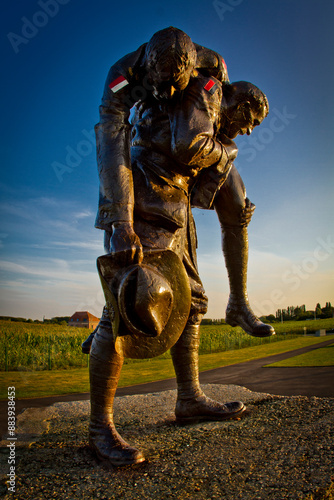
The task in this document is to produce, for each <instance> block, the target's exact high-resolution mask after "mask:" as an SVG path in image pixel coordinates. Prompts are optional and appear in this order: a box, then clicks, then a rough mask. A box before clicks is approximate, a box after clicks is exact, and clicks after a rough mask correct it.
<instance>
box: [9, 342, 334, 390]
mask: <svg viewBox="0 0 334 500" xmlns="http://www.w3.org/2000/svg"><path fill="white" fill-rule="evenodd" d="M329 339H333V341H334V335H331V336H327V337H308V336H305V337H295V338H294V339H291V340H286V341H285V342H274V343H271V344H263V345H260V346H253V347H247V348H243V349H239V350H235V351H229V352H222V353H213V354H204V355H201V356H200V359H199V365H200V371H204V370H210V369H212V368H218V367H219V366H227V365H233V364H236V363H241V362H243V361H249V360H252V359H259V358H262V357H265V356H271V355H274V354H279V353H282V352H288V351H291V350H294V349H298V348H301V347H306V346H309V345H313V344H317V343H319V342H322V341H326V340H329ZM317 351H320V349H317V350H316V351H313V352H317ZM174 376H175V375H174V369H173V366H172V361H171V359H161V358H153V359H150V360H142V361H141V362H140V365H138V364H137V363H135V364H134V363H130V364H128V365H124V367H123V369H122V372H121V378H120V382H119V384H118V386H119V387H126V386H129V385H134V384H142V383H145V382H152V381H155V380H164V379H167V378H172V377H174ZM9 386H14V387H15V388H16V397H17V398H34V397H42V396H50V395H58V394H73V393H80V392H89V376H88V368H87V367H86V368H80V369H71V370H52V371H46V370H44V371H13V372H0V399H6V397H7V387H9Z"/></svg>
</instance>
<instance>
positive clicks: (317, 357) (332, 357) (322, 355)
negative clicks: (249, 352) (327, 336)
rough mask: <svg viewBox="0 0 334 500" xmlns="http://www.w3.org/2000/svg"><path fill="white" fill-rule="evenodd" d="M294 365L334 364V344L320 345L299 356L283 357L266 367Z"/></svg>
mask: <svg viewBox="0 0 334 500" xmlns="http://www.w3.org/2000/svg"><path fill="white" fill-rule="evenodd" d="M271 366H276V367H285V366H286V367H292V366H302V367H303V366H304V367H306V366H334V344H332V345H330V346H325V347H320V348H319V349H316V350H314V351H312V352H305V353H304V354H300V355H299V356H293V357H292V358H288V359H283V360H282V361H278V362H277V363H272V364H271V365H266V367H269V368H270V367H271Z"/></svg>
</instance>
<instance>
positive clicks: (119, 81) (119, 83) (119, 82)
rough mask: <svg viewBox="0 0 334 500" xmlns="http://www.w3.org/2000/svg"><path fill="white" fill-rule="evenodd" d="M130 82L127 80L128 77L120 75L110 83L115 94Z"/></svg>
mask: <svg viewBox="0 0 334 500" xmlns="http://www.w3.org/2000/svg"><path fill="white" fill-rule="evenodd" d="M128 84H129V82H128V81H127V79H126V78H124V76H119V77H118V78H116V80H114V81H113V82H111V83H109V88H110V90H111V91H112V92H114V94H115V93H116V92H118V91H119V90H121V89H122V88H123V87H125V86H126V85H128Z"/></svg>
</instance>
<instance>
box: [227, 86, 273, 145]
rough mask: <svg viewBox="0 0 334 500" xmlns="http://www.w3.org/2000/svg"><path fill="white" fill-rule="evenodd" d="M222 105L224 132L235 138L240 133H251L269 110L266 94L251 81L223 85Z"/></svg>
mask: <svg viewBox="0 0 334 500" xmlns="http://www.w3.org/2000/svg"><path fill="white" fill-rule="evenodd" d="M223 93H224V98H225V102H224V105H223V106H222V115H223V122H224V125H223V128H224V134H225V135H227V137H229V138H230V139H234V138H235V137H236V136H237V135H238V134H240V135H244V134H247V135H250V134H251V133H252V131H253V129H254V127H256V126H257V125H260V123H261V122H262V121H263V120H264V118H265V117H266V116H267V115H268V112H269V104H268V100H267V97H266V96H265V94H264V93H263V92H262V91H261V90H260V89H259V88H258V87H256V86H255V85H253V84H252V83H249V82H243V81H240V82H233V83H231V84H225V85H224V87H223Z"/></svg>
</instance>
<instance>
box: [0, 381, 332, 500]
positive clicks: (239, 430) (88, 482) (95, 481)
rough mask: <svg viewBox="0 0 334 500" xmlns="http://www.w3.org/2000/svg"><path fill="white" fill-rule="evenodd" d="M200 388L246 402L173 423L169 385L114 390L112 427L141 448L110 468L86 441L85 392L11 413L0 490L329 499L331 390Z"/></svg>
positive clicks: (46, 495)
mask: <svg viewBox="0 0 334 500" xmlns="http://www.w3.org/2000/svg"><path fill="white" fill-rule="evenodd" d="M203 388H204V390H205V392H206V394H207V395H208V396H210V397H213V398H215V399H218V400H220V401H231V400H237V399H240V400H242V401H244V402H247V407H248V409H247V412H245V414H244V415H243V416H242V417H241V418H240V419H239V420H231V421H226V422H206V423H197V424H192V425H188V426H178V425H176V423H175V420H174V417H173V408H174V405H175V399H176V392H175V391H165V392H161V393H153V394H147V395H137V396H123V397H119V398H116V401H115V421H116V425H117V428H118V430H119V431H120V433H121V435H122V436H123V437H124V438H125V439H126V440H127V441H128V442H129V443H131V444H133V445H135V446H137V447H139V448H140V449H141V450H142V451H143V452H144V453H145V456H146V457H147V461H146V462H144V463H143V464H139V465H137V466H133V467H124V468H119V469H114V468H110V467H109V468H108V467H107V466H106V465H105V464H99V463H97V462H96V460H95V458H94V456H93V455H92V454H91V452H90V450H89V448H88V446H87V427H88V415H89V402H88V401H76V402H72V403H56V404H54V405H53V406H52V407H48V408H42V409H41V408H33V409H28V410H25V411H24V412H23V413H22V414H21V415H20V416H19V418H18V441H17V444H16V457H15V458H16V474H17V477H16V491H15V493H11V492H10V493H8V490H7V485H6V483H5V481H6V479H7V476H6V474H7V473H8V472H9V465H8V463H7V462H8V448H7V444H8V441H2V442H1V448H0V450H1V452H2V453H1V454H0V466H1V473H2V475H1V479H2V482H1V486H0V488H1V490H0V494H2V495H3V496H4V498H5V499H7V498H8V499H18V500H30V499H33V500H37V499H48V500H49V499H55V500H58V499H59V500H60V499H61V500H64V499H77V498H78V499H81V500H85V499H93V498H94V499H105V500H110V499H117V500H118V499H122V498H124V499H127V500H132V499H134V500H138V499H159V500H160V499H180V500H181V499H182V500H183V499H191V500H196V499H203V500H211V499H225V498H226V499H229V500H237V499H242V500H257V499H265V500H268V499H269V500H271V499H274V500H285V499H296V500H297V499H298V500H301V499H303V500H306V499H307V500H323V499H326V500H329V499H333V498H334V483H331V480H332V481H333V477H331V473H333V463H334V460H333V459H334V446H333V434H334V429H333V423H334V399H325V398H315V397H313V398H307V397H302V396H294V397H282V396H271V395H269V394H261V393H254V392H251V391H249V390H248V389H246V388H243V387H239V386H232V385H229V386H222V385H206V386H204V387H203ZM41 433H42V434H41Z"/></svg>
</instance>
